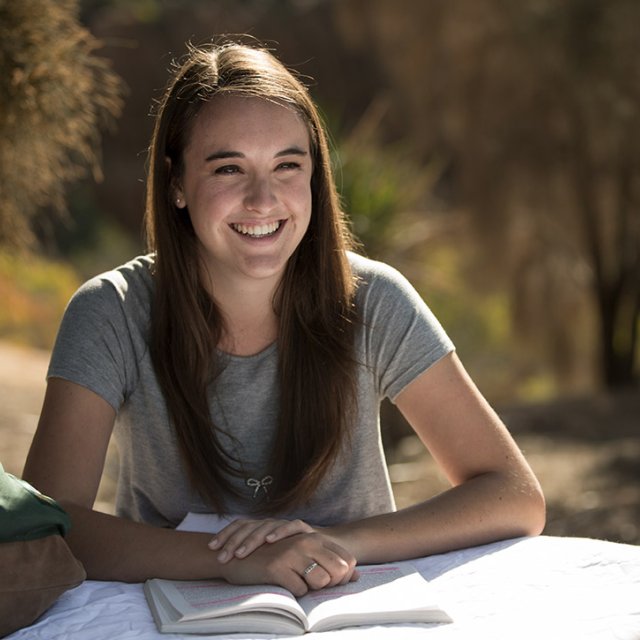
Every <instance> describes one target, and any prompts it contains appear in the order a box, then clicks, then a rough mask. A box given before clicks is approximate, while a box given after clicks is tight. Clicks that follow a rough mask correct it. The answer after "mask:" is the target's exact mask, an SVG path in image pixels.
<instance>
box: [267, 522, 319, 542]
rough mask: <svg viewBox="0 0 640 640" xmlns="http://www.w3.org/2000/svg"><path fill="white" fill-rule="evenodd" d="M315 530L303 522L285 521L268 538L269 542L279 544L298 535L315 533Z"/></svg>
mask: <svg viewBox="0 0 640 640" xmlns="http://www.w3.org/2000/svg"><path fill="white" fill-rule="evenodd" d="M314 531H315V530H314V528H313V527H312V526H311V525H309V524H307V523H306V522H304V521H303V520H284V521H281V523H280V524H278V526H276V527H275V528H274V529H273V531H271V532H270V533H269V534H268V535H267V536H266V540H267V542H277V541H278V540H282V539H283V538H288V537H289V536H295V535H297V534H298V533H313V532H314Z"/></svg>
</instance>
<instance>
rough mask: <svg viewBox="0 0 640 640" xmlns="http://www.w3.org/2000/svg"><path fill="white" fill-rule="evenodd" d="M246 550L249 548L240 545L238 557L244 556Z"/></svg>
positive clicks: (237, 551)
mask: <svg viewBox="0 0 640 640" xmlns="http://www.w3.org/2000/svg"><path fill="white" fill-rule="evenodd" d="M246 550H247V547H245V546H244V545H242V546H241V547H238V548H237V549H236V555H237V556H238V557H242V556H243V555H244V553H245V551H246Z"/></svg>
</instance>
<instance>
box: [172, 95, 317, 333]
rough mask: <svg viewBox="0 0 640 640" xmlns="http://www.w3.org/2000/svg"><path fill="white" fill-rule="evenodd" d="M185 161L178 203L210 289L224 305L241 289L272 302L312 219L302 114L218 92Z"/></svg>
mask: <svg viewBox="0 0 640 640" xmlns="http://www.w3.org/2000/svg"><path fill="white" fill-rule="evenodd" d="M181 166H182V170H181V172H180V173H179V174H178V175H176V177H175V186H174V189H175V194H176V202H180V204H179V205H178V207H179V208H180V209H183V210H185V211H188V215H189V219H190V221H191V224H192V225H193V229H194V231H195V234H196V237H197V239H198V246H199V250H200V254H201V257H202V261H201V264H202V268H203V269H205V273H204V274H203V275H204V281H206V282H209V283H210V284H209V287H210V291H209V292H210V293H211V294H212V295H213V296H214V297H215V298H216V300H217V302H218V303H219V304H222V306H225V305H224V301H223V300H221V296H226V295H231V296H234V292H235V291H237V290H238V289H241V290H243V291H245V292H247V293H250V295H252V296H258V297H260V298H261V299H262V303H263V304H265V303H266V305H267V306H269V301H270V300H272V299H273V297H274V293H275V290H276V288H277V286H278V283H279V282H280V279H281V278H282V275H283V273H284V269H285V266H286V264H287V262H288V260H289V258H290V257H291V256H292V255H293V252H294V251H295V249H296V248H297V246H298V245H299V244H300V241H301V240H302V237H303V236H304V234H305V233H306V231H307V228H308V226H309V220H310V218H311V173H312V166H311V153H310V143H309V131H308V129H307V126H306V125H305V123H304V122H303V120H302V118H301V117H300V116H299V115H298V114H297V113H296V112H295V111H294V110H293V109H292V108H290V107H287V106H283V105H280V104H278V103H274V102H270V101H267V100H265V99H262V98H246V97H241V96H233V95H229V96H221V97H217V98H214V99H213V100H211V101H210V102H209V103H208V104H207V105H206V106H204V107H203V108H202V109H201V111H200V112H199V114H198V117H197V118H196V121H195V122H194V124H193V127H192V130H191V135H190V138H189V144H188V145H187V147H186V149H185V151H184V156H183V161H182V163H181ZM234 324H235V323H234V322H229V323H228V325H229V327H230V328H231V329H232V328H233V326H234ZM273 338H274V339H275V335H274V336H273Z"/></svg>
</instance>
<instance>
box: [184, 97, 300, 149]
mask: <svg viewBox="0 0 640 640" xmlns="http://www.w3.org/2000/svg"><path fill="white" fill-rule="evenodd" d="M283 144H284V145H285V146H288V145H292V144H296V145H304V146H305V147H307V148H308V147H309V129H308V127H307V124H306V122H305V121H304V120H303V118H302V117H301V116H300V114H299V113H298V112H297V111H295V110H294V109H293V108H292V107H290V106H288V105H284V104H281V103H279V102H275V101H271V100H266V99H264V98H257V97H244V96H234V95H228V96H216V97H215V98H213V99H212V100H210V101H209V102H207V103H206V104H205V105H204V106H203V107H202V108H201V109H200V110H199V111H198V113H197V115H196V117H195V118H194V121H193V123H192V126H191V132H190V135H189V138H188V142H187V151H188V150H190V149H194V148H198V147H203V146H205V147H211V146H215V147H222V148H228V149H229V150H239V151H242V150H243V149H244V148H245V147H248V148H255V147H261V148H263V147H264V148H265V150H266V149H269V148H270V147H272V146H275V147H279V146H281V145H283Z"/></svg>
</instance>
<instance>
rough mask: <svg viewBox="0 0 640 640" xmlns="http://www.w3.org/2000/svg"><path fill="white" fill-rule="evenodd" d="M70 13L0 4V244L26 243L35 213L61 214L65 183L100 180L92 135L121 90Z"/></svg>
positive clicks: (68, 4)
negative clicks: (90, 176)
mask: <svg viewBox="0 0 640 640" xmlns="http://www.w3.org/2000/svg"><path fill="white" fill-rule="evenodd" d="M77 11H78V9H77V2H76V1H75V0H57V2H51V1H50V0H0V139H2V145H1V146H0V202H1V203H2V207H1V208H0V244H8V245H11V244H26V243H28V242H30V241H32V240H33V237H32V234H31V222H32V220H33V219H34V218H35V217H36V215H37V214H38V212H39V211H40V210H41V209H43V208H45V207H47V208H49V209H50V210H53V211H57V212H59V213H60V212H63V211H64V210H65V192H64V185H65V183H67V182H70V181H74V180H76V179H78V178H79V177H81V176H84V175H85V174H86V173H87V172H88V171H92V172H93V174H94V176H95V177H96V178H99V177H100V171H99V152H98V150H99V142H100V136H99V130H100V128H101V127H103V126H105V125H107V124H109V123H111V122H112V120H113V118H114V117H115V116H116V115H117V114H118V113H119V112H120V109H121V107H122V99H121V91H122V87H121V83H120V80H119V79H118V78H117V76H116V75H115V74H114V73H113V72H112V71H111V68H110V63H109V62H108V61H107V60H106V59H103V58H100V57H98V56H96V55H95V50H96V49H97V48H98V46H99V44H98V42H97V41H96V40H95V39H94V38H93V37H92V36H91V35H90V34H89V32H88V31H86V30H85V29H84V28H83V27H81V26H80V25H79V23H78V21H77Z"/></svg>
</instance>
